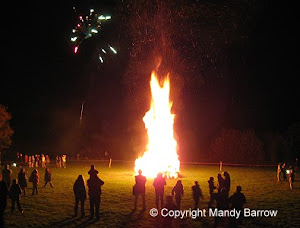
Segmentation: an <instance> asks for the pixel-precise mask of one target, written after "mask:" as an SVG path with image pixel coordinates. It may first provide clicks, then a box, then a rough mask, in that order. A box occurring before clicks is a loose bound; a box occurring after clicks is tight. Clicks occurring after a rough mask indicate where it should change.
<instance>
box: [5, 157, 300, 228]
mask: <svg viewBox="0 0 300 228" xmlns="http://www.w3.org/2000/svg"><path fill="white" fill-rule="evenodd" d="M41 157H42V156H41ZM45 157H46V156H45ZM62 157H63V156H62ZM56 160H59V159H56ZM64 162H66V157H64V159H61V163H64ZM42 167H43V166H42ZM58 167H66V166H65V165H62V166H58ZM285 167H286V164H284V163H283V164H281V163H279V164H278V170H277V179H278V181H281V176H282V178H283V180H287V175H286V174H288V179H289V183H290V188H291V189H292V188H293V182H294V172H295V171H294V169H296V168H295V167H297V166H290V167H289V168H288V169H286V168H285ZM98 173H99V172H98V170H96V169H95V166H94V165H91V168H90V170H89V171H88V175H89V179H88V180H87V181H86V182H85V180H84V176H83V175H79V176H78V178H77V179H76V181H75V183H74V185H73V192H74V195H75V206H74V217H77V215H78V208H79V204H80V213H81V217H84V216H85V209H84V205H85V201H86V199H87V195H88V196H89V197H88V198H89V205H90V218H91V219H92V218H93V217H94V216H95V217H96V219H99V218H100V214H99V212H100V197H101V186H102V185H103V184H104V181H102V180H101V179H100V178H99V177H98ZM27 180H28V181H29V182H31V183H32V195H37V194H38V184H39V182H40V176H39V172H38V170H37V169H34V170H33V171H32V172H31V175H30V176H29V178H28V177H27V176H26V170H25V168H24V166H21V168H20V171H19V173H18V178H17V179H12V170H11V169H10V167H9V165H8V164H7V165H5V167H4V169H3V170H2V172H1V174H0V190H1V199H0V201H1V207H0V213H1V218H0V220H1V221H3V214H4V209H5V207H6V198H7V197H6V196H8V197H9V199H10V200H11V211H12V212H13V211H14V210H15V204H16V205H17V208H18V210H19V211H20V212H21V213H22V214H23V209H22V206H21V204H20V197H21V195H22V193H23V195H24V196H26V188H27ZM216 180H217V183H216V185H215V182H214V181H215V179H214V177H210V178H209V179H208V181H207V184H208V188H209V196H210V199H209V201H208V205H207V207H208V208H213V207H215V208H217V209H219V210H228V209H236V210H241V209H242V208H243V205H244V204H245V203H246V198H245V196H244V194H243V193H242V192H241V191H242V188H241V186H237V187H236V192H235V193H234V194H233V195H231V196H229V192H230V188H231V179H230V175H229V173H228V172H226V171H225V172H223V173H222V174H221V173H219V174H218V175H217V179H216ZM146 182H147V178H146V177H145V176H143V175H142V170H139V171H138V175H136V176H135V184H134V186H133V189H132V193H133V195H134V207H133V210H134V211H135V210H137V204H138V199H139V197H141V198H142V209H143V210H145V209H146V197H145V194H146V187H145V185H146ZM48 183H49V185H50V187H52V188H53V185H52V178H51V172H50V169H49V168H46V167H45V174H44V187H46V186H47V184H48ZM166 185H167V182H166V177H164V176H163V174H162V173H158V175H157V177H156V178H155V179H154V181H153V187H154V192H155V203H156V208H157V209H158V210H159V208H160V209H162V208H167V209H180V208H181V200H182V197H183V196H184V186H183V183H182V180H178V181H177V182H176V184H175V186H174V187H173V188H172V190H171V192H170V194H167V196H166V197H165V199H164V196H165V186H166ZM86 186H87V187H88V193H87V191H86ZM191 190H192V197H193V200H194V209H197V208H199V202H200V201H201V200H203V193H202V190H201V188H200V184H199V183H198V181H195V182H194V185H193V186H191ZM174 199H175V203H174V202H173V200H174ZM220 222H223V221H222V218H220V217H215V226H218V224H219V223H220ZM230 223H231V225H232V226H234V225H236V224H237V223H241V218H240V219H238V220H236V219H234V220H230ZM1 225H2V226H3V224H0V227H2V226H1Z"/></svg>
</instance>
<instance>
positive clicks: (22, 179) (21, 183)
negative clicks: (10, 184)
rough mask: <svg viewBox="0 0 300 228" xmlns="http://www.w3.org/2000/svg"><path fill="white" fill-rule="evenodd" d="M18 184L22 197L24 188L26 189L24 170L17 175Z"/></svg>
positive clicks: (24, 191)
mask: <svg viewBox="0 0 300 228" xmlns="http://www.w3.org/2000/svg"><path fill="white" fill-rule="evenodd" d="M18 183H19V186H20V188H21V189H22V190H23V193H24V196H26V188H27V176H26V172H25V169H21V170H20V172H19V174H18Z"/></svg>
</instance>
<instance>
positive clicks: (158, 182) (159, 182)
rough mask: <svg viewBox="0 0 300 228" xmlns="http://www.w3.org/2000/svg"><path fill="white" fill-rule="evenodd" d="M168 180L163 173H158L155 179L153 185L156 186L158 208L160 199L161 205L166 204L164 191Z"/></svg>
mask: <svg viewBox="0 0 300 228" xmlns="http://www.w3.org/2000/svg"><path fill="white" fill-rule="evenodd" d="M166 184H167V183H166V180H165V178H163V175H162V173H158V174H157V177H156V178H155V179H154V182H153V186H154V188H155V202H156V208H159V201H160V205H161V207H162V206H163V205H164V191H165V185H166Z"/></svg>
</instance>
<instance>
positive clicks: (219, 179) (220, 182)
mask: <svg viewBox="0 0 300 228" xmlns="http://www.w3.org/2000/svg"><path fill="white" fill-rule="evenodd" d="M217 179H218V185H217V189H218V193H220V192H221V189H222V188H224V181H225V180H224V179H223V177H222V175H221V174H220V173H219V174H218V176H217Z"/></svg>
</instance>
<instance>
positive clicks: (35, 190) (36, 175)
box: [29, 169, 40, 195]
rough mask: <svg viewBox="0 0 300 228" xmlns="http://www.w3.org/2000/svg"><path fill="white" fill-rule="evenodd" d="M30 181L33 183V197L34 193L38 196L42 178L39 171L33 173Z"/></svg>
mask: <svg viewBox="0 0 300 228" xmlns="http://www.w3.org/2000/svg"><path fill="white" fill-rule="evenodd" d="M29 181H30V182H32V195H34V193H36V195H37V194H38V184H39V182H40V176H39V173H38V171H37V169H35V170H33V171H32V173H31V175H30V177H29Z"/></svg>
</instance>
